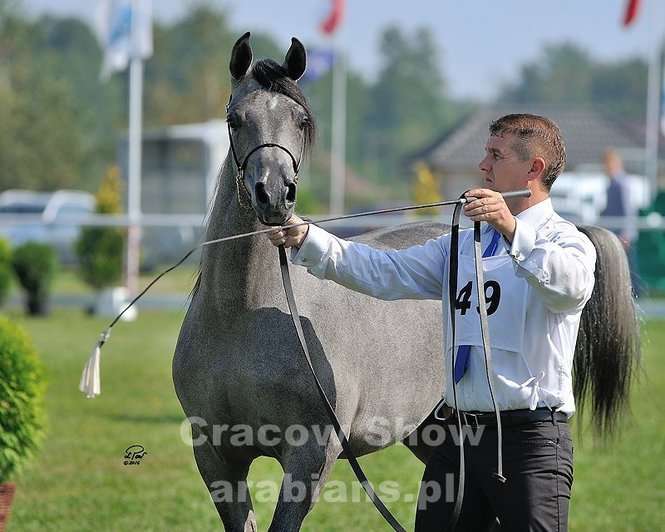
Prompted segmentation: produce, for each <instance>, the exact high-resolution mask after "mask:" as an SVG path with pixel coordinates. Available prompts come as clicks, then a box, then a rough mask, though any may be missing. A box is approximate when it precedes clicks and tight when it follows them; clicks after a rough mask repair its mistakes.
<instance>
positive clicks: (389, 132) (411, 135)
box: [365, 27, 453, 181]
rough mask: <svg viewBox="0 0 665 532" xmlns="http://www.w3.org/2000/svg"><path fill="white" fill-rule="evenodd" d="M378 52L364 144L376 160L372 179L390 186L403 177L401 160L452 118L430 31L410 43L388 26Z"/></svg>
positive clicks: (421, 32)
mask: <svg viewBox="0 0 665 532" xmlns="http://www.w3.org/2000/svg"><path fill="white" fill-rule="evenodd" d="M380 51H381V56H382V63H383V66H382V68H381V70H380V72H379V76H378V79H377V81H376V83H375V84H374V85H373V87H372V90H371V94H370V102H369V104H370V108H371V110H370V112H369V113H368V115H367V116H366V120H365V125H366V131H367V134H368V136H369V138H367V139H366V142H367V144H368V146H369V147H370V149H371V150H373V151H374V153H375V155H376V167H375V175H376V179H377V180H380V181H384V180H388V181H390V178H391V177H392V178H393V179H395V178H396V177H397V176H398V175H399V174H400V173H401V168H400V161H401V159H402V157H403V156H404V155H405V154H406V153H408V152H410V151H412V150H413V149H415V148H416V147H420V146H422V145H423V144H424V143H426V142H427V141H428V140H430V139H431V138H432V137H433V136H434V135H435V134H440V133H441V131H442V130H443V129H445V128H446V127H447V126H449V125H450V123H451V120H452V118H453V117H452V113H451V109H450V105H449V101H448V98H447V96H446V83H445V80H444V78H443V75H442V73H441V70H440V67H439V57H438V52H437V47H436V44H435V42H434V37H433V35H432V33H431V31H430V30H429V29H426V28H421V29H419V30H417V31H416V33H415V34H414V36H413V37H411V38H409V37H408V36H406V35H404V34H403V33H402V31H401V30H400V29H399V28H397V27H389V28H387V29H386V30H385V31H384V32H383V34H382V35H381V40H380Z"/></svg>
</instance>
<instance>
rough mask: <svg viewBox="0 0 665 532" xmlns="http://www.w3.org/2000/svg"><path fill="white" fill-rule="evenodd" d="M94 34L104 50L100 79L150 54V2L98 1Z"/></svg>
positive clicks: (148, 0)
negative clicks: (134, 59)
mask: <svg viewBox="0 0 665 532" xmlns="http://www.w3.org/2000/svg"><path fill="white" fill-rule="evenodd" d="M97 32H98V34H99V38H100V40H101V42H102V46H103V48H104V61H103V64H102V72H101V78H102V79H108V78H109V77H110V76H111V74H112V73H113V72H117V71H120V70H124V69H126V68H127V65H128V64H129V61H130V59H133V58H135V57H139V58H141V59H147V58H149V57H150V56H151V55H152V0H101V2H100V4H99V11H98V15H97Z"/></svg>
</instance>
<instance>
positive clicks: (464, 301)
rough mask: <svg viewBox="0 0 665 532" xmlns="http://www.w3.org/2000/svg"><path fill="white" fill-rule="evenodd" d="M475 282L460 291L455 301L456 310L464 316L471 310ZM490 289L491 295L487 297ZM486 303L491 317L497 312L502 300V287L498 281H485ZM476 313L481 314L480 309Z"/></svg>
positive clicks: (470, 282) (469, 283) (467, 284)
mask: <svg viewBox="0 0 665 532" xmlns="http://www.w3.org/2000/svg"><path fill="white" fill-rule="evenodd" d="M472 287H473V281H469V282H468V283H466V285H465V286H464V288H462V289H461V290H460V291H459V294H458V295H457V299H456V300H455V308H456V309H458V310H459V311H460V314H461V315H462V316H464V315H465V314H466V311H467V310H469V309H470V308H471V290H472ZM488 289H491V294H490V295H487V291H488ZM484 292H485V302H486V303H487V315H488V316H490V315H492V314H494V313H495V312H496V309H497V308H498V307H499V301H500V300H501V286H499V283H497V282H496V281H485V290H484ZM476 312H478V313H480V309H479V308H478V307H476Z"/></svg>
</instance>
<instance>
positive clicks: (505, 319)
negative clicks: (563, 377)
mask: <svg viewBox="0 0 665 532" xmlns="http://www.w3.org/2000/svg"><path fill="white" fill-rule="evenodd" d="M483 271H484V274H485V301H486V302H487V318H488V319H487V321H488V323H489V331H490V346H491V347H493V348H496V349H503V350H505V351H512V352H515V353H521V352H522V344H523V340H524V325H525V321H526V300H527V295H528V290H529V285H528V283H527V282H526V280H524V279H522V278H520V277H517V276H516V275H515V267H514V265H513V261H512V259H511V258H510V256H508V255H503V256H498V257H487V258H484V259H483ZM481 293H482V290H481ZM446 309H447V310H448V312H449V307H448V305H446ZM455 328H456V335H455V345H457V346H459V345H471V346H478V347H482V345H483V339H482V333H481V331H480V311H479V310H478V292H477V290H476V272H475V264H474V259H473V257H468V256H460V257H459V269H458V274H457V298H456V301H455ZM448 338H449V339H450V338H452V335H451V327H450V319H448ZM448 346H449V347H448V348H450V343H448Z"/></svg>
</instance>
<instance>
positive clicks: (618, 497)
mask: <svg viewBox="0 0 665 532" xmlns="http://www.w3.org/2000/svg"><path fill="white" fill-rule="evenodd" d="M10 317H11V318H13V319H16V320H17V321H19V322H21V323H22V324H23V325H24V326H25V327H26V328H27V329H28V331H29V333H30V334H31V335H32V337H33V339H34V342H35V344H36V345H37V347H38V349H39V351H40V353H41V355H42V359H43V361H44V363H45V365H46V367H47V372H48V380H49V388H48V396H47V411H48V433H47V437H46V440H45V442H44V444H43V447H42V450H41V453H40V454H39V457H38V459H37V460H36V461H34V462H33V463H32V464H31V466H30V468H29V469H28V471H26V473H25V474H24V475H23V476H22V477H21V478H20V479H19V482H18V492H17V497H16V500H15V505H14V508H13V514H12V518H11V522H10V526H9V530H10V532H11V531H12V530H13V531H33V530H39V531H44V530H58V531H68V532H69V531H72V532H73V531H79V530H95V531H107V530H108V531H125V530H136V531H138V530H140V531H150V530H154V531H164V530H183V531H199V530H200V531H204V530H215V529H219V528H220V525H219V521H218V519H217V514H216V512H215V510H214V508H213V505H212V503H211V502H210V501H209V497H208V494H207V491H206V489H205V488H204V485H203V482H202V481H201V480H200V477H199V475H198V472H197V470H196V467H195V464H194V460H193V457H192V453H191V449H190V448H189V447H187V446H186V445H185V444H184V443H183V441H182V439H181V436H180V431H181V428H180V427H181V421H182V419H183V414H182V412H181V410H180V406H179V404H178V402H177V400H176V397H175V394H174V391H173V386H172V382H171V375H170V365H171V356H172V353H173V348H174V345H175V341H176V337H177V334H178V329H179V325H180V322H181V319H182V314H181V313H176V312H148V311H144V312H142V314H141V316H140V319H139V320H138V321H137V322H135V323H131V324H125V323H121V324H120V325H118V326H117V327H116V328H115V330H114V332H113V337H112V339H111V341H110V343H109V344H108V345H107V346H106V347H105V350H104V352H103V364H102V390H103V393H102V395H101V397H99V398H97V399H95V400H86V399H85V398H84V397H83V396H82V394H80V392H79V391H78V382H79V377H80V372H81V368H82V366H83V364H84V362H85V360H86V358H87V356H88V355H89V351H90V349H91V348H92V345H93V344H94V341H95V340H96V338H97V335H98V333H99V331H100V330H101V329H102V328H103V326H104V325H105V322H104V321H102V320H97V319H94V318H90V317H87V316H85V315H83V314H82V313H81V312H77V311H58V312H57V313H56V314H55V315H53V317H51V318H49V319H47V320H33V319H26V318H24V317H22V316H20V315H18V314H12V315H11V316H10ZM664 326H665V322H656V321H653V322H650V323H648V324H647V328H646V334H645V337H646V343H645V347H646V349H645V368H646V373H645V376H643V377H642V379H641V381H640V383H639V385H638V386H636V388H635V393H634V398H633V411H634V413H635V416H634V417H633V419H632V421H631V422H630V423H629V424H627V425H626V427H625V429H624V431H623V434H622V436H621V438H620V439H619V440H618V441H616V442H615V443H613V444H612V445H610V446H606V447H594V446H593V445H592V440H591V438H590V437H588V436H587V437H585V439H584V442H583V444H581V443H580V442H579V441H577V442H576V449H575V457H576V474H575V484H574V494H573V506H572V516H571V522H570V528H571V530H573V531H583V532H586V531H615V530H616V531H628V530H632V531H657V530H663V529H664V527H665V357H663V354H664V350H663V345H665V327H664ZM135 443H139V444H142V445H143V446H144V447H145V448H146V450H147V452H148V454H147V455H146V457H145V458H144V460H143V462H142V463H141V464H140V465H139V466H125V465H123V463H122V459H123V453H124V450H125V448H127V447H128V446H129V445H132V444H135ZM361 462H362V463H363V465H364V466H365V467H366V471H367V473H368V475H369V477H370V478H371V479H372V481H373V482H374V483H375V484H378V483H380V482H381V481H384V480H395V479H398V480H399V481H400V488H401V499H400V501H398V502H392V503H390V507H391V509H392V510H394V512H395V513H396V515H397V517H398V518H399V519H400V520H401V522H402V523H403V524H404V525H405V526H407V528H410V529H413V521H414V519H413V514H414V504H415V503H414V502H408V501H409V498H411V501H413V500H414V499H415V496H416V494H417V489H418V481H419V478H420V475H421V473H422V466H421V465H420V463H419V462H418V461H417V460H416V459H415V458H413V457H412V455H411V454H410V453H409V452H408V451H407V450H406V449H405V448H404V447H402V446H395V447H392V448H391V449H388V450H386V451H384V452H382V453H378V454H374V455H372V456H369V457H366V458H363V459H361ZM280 472H281V470H280V468H279V465H278V464H277V463H276V462H274V461H272V460H270V459H262V460H259V461H257V462H255V463H254V466H253V467H252V471H251V474H250V480H252V481H254V482H257V481H259V480H265V479H272V480H275V481H278V480H279V478H280ZM332 479H333V480H338V481H340V480H341V481H343V482H344V486H345V489H346V490H347V491H348V493H351V492H352V491H353V490H354V489H355V490H356V492H358V490H357V484H355V483H353V482H352V479H353V474H352V472H351V470H350V468H349V466H348V463H346V462H345V461H340V462H338V464H337V466H336V468H335V470H334V472H333V475H332ZM354 484H355V488H354V487H353V486H354ZM339 486H340V485H339V484H338V483H337V484H336V487H335V489H336V490H337V491H336V493H337V494H339V493H340V487H339ZM325 493H326V492H324V497H325ZM255 494H256V495H261V496H260V497H259V498H260V499H261V500H256V499H255V509H256V511H257V514H258V520H259V526H260V529H261V530H266V529H267V526H268V523H269V521H270V516H271V514H272V511H273V508H274V499H272V500H269V499H271V497H266V495H267V492H266V491H265V490H263V492H262V493H260V494H259V493H256V492H255ZM331 495H332V496H334V495H335V494H332V493H331ZM265 499H268V500H265ZM386 529H387V528H386V526H385V525H384V524H382V521H381V519H380V518H379V517H378V514H377V513H376V511H375V510H374V509H373V507H372V506H371V504H370V503H368V502H366V501H364V499H361V502H349V503H343V504H342V503H335V502H326V501H325V500H324V501H321V502H319V503H318V504H317V506H316V507H315V509H314V511H313V512H312V513H311V514H310V516H309V517H308V518H307V520H306V521H305V524H304V530H313V531H342V530H372V531H374V530H377V531H381V530H386Z"/></svg>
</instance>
